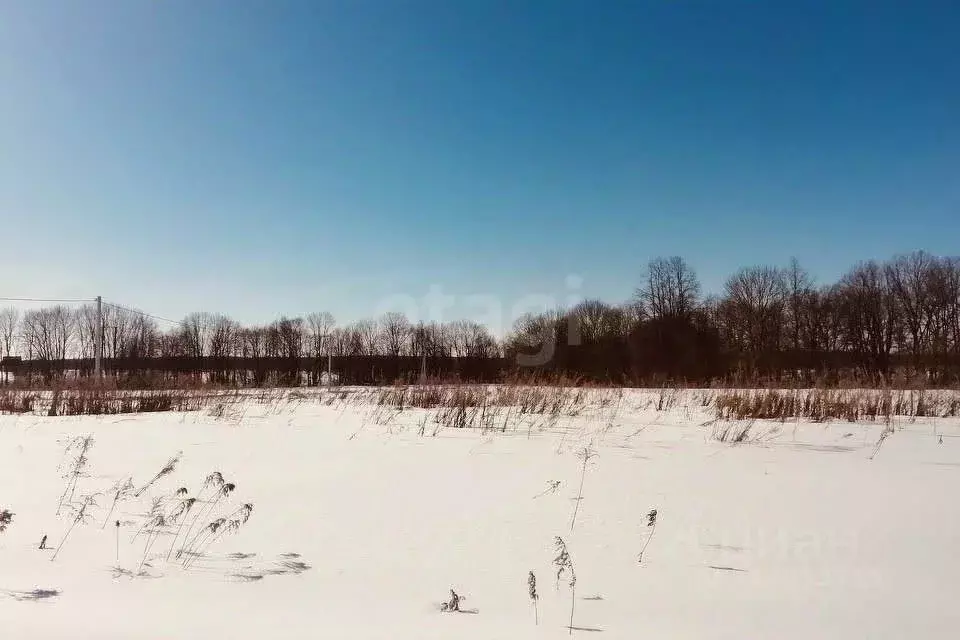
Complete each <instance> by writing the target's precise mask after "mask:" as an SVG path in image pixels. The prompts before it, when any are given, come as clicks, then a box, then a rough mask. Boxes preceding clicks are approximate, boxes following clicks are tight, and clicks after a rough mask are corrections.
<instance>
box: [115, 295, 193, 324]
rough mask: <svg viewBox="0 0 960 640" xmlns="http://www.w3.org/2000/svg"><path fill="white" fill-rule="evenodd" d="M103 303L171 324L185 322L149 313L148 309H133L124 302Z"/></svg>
mask: <svg viewBox="0 0 960 640" xmlns="http://www.w3.org/2000/svg"><path fill="white" fill-rule="evenodd" d="M103 304H105V305H107V306H108V307H113V308H114V309H120V310H122V311H127V312H129V313H136V314H137V315H141V316H144V317H146V318H153V319H154V320H160V321H161V322H169V323H170V324H175V325H177V326H180V325H182V324H183V320H171V319H170V318H164V317H163V316H157V315H154V314H152V313H147V312H146V311H140V310H139V309H131V308H130V307H125V306H123V305H122V304H116V303H114V302H107V301H106V300H105V301H104V302H103Z"/></svg>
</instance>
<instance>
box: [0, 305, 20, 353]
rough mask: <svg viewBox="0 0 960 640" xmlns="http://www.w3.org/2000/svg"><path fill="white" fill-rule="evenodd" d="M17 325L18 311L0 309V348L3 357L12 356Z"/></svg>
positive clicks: (14, 309) (18, 321)
mask: <svg viewBox="0 0 960 640" xmlns="http://www.w3.org/2000/svg"><path fill="white" fill-rule="evenodd" d="M19 325H20V311H19V310H18V309H17V308H16V307H12V306H11V307H5V308H3V309H0V348H2V349H3V355H4V356H10V355H13V349H14V345H15V343H16V337H17V329H18V328H19Z"/></svg>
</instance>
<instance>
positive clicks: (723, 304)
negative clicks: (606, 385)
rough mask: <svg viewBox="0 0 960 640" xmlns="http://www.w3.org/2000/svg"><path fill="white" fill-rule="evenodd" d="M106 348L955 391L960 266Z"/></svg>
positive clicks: (169, 334)
mask: <svg viewBox="0 0 960 640" xmlns="http://www.w3.org/2000/svg"><path fill="white" fill-rule="evenodd" d="M96 322H97V315H96V309H95V307H94V306H93V305H83V306H80V307H68V306H64V305H57V306H52V307H44V308H39V309H32V310H28V311H26V312H23V313H20V312H19V311H18V310H17V309H16V308H14V307H8V308H6V309H3V310H0V348H2V350H3V355H4V356H13V355H18V356H20V357H22V358H25V359H27V360H30V361H41V362H49V363H53V362H57V361H64V360H67V359H70V358H81V359H84V358H92V357H93V355H94V351H95V349H94V343H95V339H96V338H95V337H96V335H97V331H96ZM102 348H103V351H102V353H103V356H104V357H105V358H108V359H111V358H112V359H124V360H127V361H151V360H161V359H162V360H165V361H169V360H171V359H178V358H179V359H190V360H191V361H193V362H204V361H218V362H225V361H226V360H227V359H232V360H231V362H233V363H234V364H232V365H231V366H233V367H237V366H240V367H243V366H246V365H243V364H241V365H237V364H236V362H237V361H240V362H241V363H242V362H259V361H268V360H269V361H277V360H282V361H286V362H288V363H295V362H299V361H300V360H302V359H305V358H307V359H309V358H312V359H314V360H315V361H320V360H321V359H326V358H330V359H332V358H336V359H337V361H338V365H339V366H340V367H341V368H343V367H346V366H347V365H348V364H349V363H350V362H351V359H353V362H355V363H356V362H360V361H361V360H362V359H366V360H363V361H364V362H377V363H380V364H379V365H377V366H376V367H373V368H371V371H370V373H369V374H364V375H360V374H357V376H355V377H356V379H357V380H359V381H370V382H384V381H390V380H389V379H383V378H389V377H390V376H391V375H399V374H401V373H403V374H405V375H408V376H409V374H410V373H411V372H412V371H413V370H415V369H416V370H419V367H416V362H417V361H418V360H419V361H426V360H427V359H429V360H430V362H431V363H433V366H432V369H431V371H430V373H431V374H432V375H436V376H440V377H443V376H444V375H451V374H458V375H464V372H465V371H467V374H466V375H467V376H468V377H470V374H469V371H470V369H464V368H463V367H459V366H458V365H457V364H456V363H457V361H458V360H459V361H462V362H465V361H468V360H469V361H472V362H474V363H476V362H483V361H490V364H489V365H484V366H483V367H480V368H479V369H476V371H481V370H482V371H483V372H484V373H483V377H485V378H486V377H489V375H490V372H491V371H494V370H496V371H499V372H500V375H511V374H515V373H517V372H518V371H519V372H522V373H549V374H556V375H564V376H570V377H583V378H588V379H593V380H597V381H606V382H615V383H647V384H649V383H651V382H657V381H668V380H669V381H678V380H683V381H687V382H690V383H703V382H706V381H711V380H717V379H723V380H727V381H730V382H738V381H739V382H744V383H752V382H755V381H757V380H761V379H769V380H777V381H784V380H795V381H797V382H815V381H820V380H828V381H829V380H831V379H832V380H837V379H840V378H849V377H854V378H857V379H861V380H871V381H873V382H875V383H876V382H882V381H883V380H889V379H890V378H891V376H893V375H897V374H905V375H911V376H922V377H924V378H925V379H927V380H928V381H929V382H931V383H934V384H948V383H953V382H956V381H957V380H960V258H944V257H937V256H932V255H930V254H928V253H925V252H922V251H918V252H914V253H910V254H904V255H898V256H895V257H894V258H892V259H890V260H887V261H884V262H878V261H867V262H861V263H858V264H857V265H855V266H854V267H852V268H851V269H850V270H849V271H847V272H846V273H845V274H844V275H843V276H842V277H841V278H840V279H839V280H838V281H837V282H834V283H830V284H817V283H816V282H815V281H814V280H813V278H812V277H811V276H810V274H809V273H808V272H807V271H806V270H805V269H803V268H802V267H801V266H800V264H799V263H798V262H797V261H796V260H791V261H790V262H789V264H787V265H786V266H784V267H778V266H754V267H746V268H743V269H741V270H739V271H738V272H736V273H735V274H733V275H731V276H730V277H729V278H728V279H727V281H726V283H725V285H724V287H723V290H722V291H721V292H720V293H719V294H715V295H704V294H703V292H702V287H701V284H700V281H699V279H698V277H697V275H696V273H695V272H694V270H693V269H692V268H691V267H690V265H689V264H688V263H687V262H686V261H685V260H684V259H683V258H680V257H666V258H657V259H655V260H652V261H651V262H650V263H649V265H648V267H647V269H646V270H645V273H644V274H643V277H642V278H641V282H640V284H639V286H638V287H637V289H636V291H635V295H634V296H633V298H632V299H631V300H629V301H627V302H625V303H621V304H611V303H607V302H603V301H600V300H585V301H583V302H581V303H579V304H577V305H576V306H574V307H573V308H570V309H556V310H550V311H545V312H541V313H531V314H527V315H525V316H523V317H521V318H520V319H519V320H517V322H516V323H515V325H514V327H513V329H512V330H511V331H510V332H509V333H508V334H507V335H506V336H504V337H503V338H502V339H497V338H496V337H495V336H493V335H492V334H491V332H490V331H489V329H488V328H487V327H485V326H484V325H482V324H479V323H476V322H471V321H467V320H462V321H456V322H447V323H412V322H411V321H410V320H409V319H408V318H407V317H406V316H404V315H403V314H400V313H387V314H384V315H383V316H381V317H380V318H377V319H371V320H361V321H358V322H353V323H350V324H347V325H344V326H339V325H338V324H337V323H336V322H335V320H334V317H333V316H332V314H330V313H327V312H319V313H312V314H309V315H307V316H305V317H296V318H286V317H283V318H280V319H279V320H277V321H275V322H272V323H269V324H266V325H263V326H250V327H248V326H243V325H242V324H240V323H238V322H236V321H235V320H232V319H231V318H229V317H228V316H225V315H222V314H216V313H206V312H198V313H191V314H188V315H187V316H186V317H185V318H184V319H183V320H182V321H180V322H179V323H177V324H175V326H173V327H170V328H166V329H163V328H161V327H160V326H159V324H158V322H157V320H155V319H154V318H153V317H151V316H149V315H147V314H144V313H142V312H139V311H137V310H134V309H127V308H123V307H119V306H116V305H111V304H106V305H104V307H103V343H102ZM391 361H395V362H397V363H399V362H404V363H406V364H404V365H403V366H402V367H401V366H390V365H389V363H390V362H391ZM312 366H314V368H315V367H316V363H315V364H314V365H312ZM364 366H366V365H363V366H360V365H357V366H355V367H354V369H356V370H357V371H362V370H364ZM290 368H291V369H293V370H297V369H299V368H301V365H299V364H291V365H290ZM478 375H479V374H478ZM377 376H380V378H379V379H378V378H377ZM294 377H296V376H295V375H294Z"/></svg>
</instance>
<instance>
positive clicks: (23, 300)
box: [0, 297, 97, 302]
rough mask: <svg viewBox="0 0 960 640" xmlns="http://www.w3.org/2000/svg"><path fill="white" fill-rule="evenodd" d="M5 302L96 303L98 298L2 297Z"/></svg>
mask: <svg viewBox="0 0 960 640" xmlns="http://www.w3.org/2000/svg"><path fill="white" fill-rule="evenodd" d="M0 300H2V301H4V302H96V300H97V299H96V298H8V297H0Z"/></svg>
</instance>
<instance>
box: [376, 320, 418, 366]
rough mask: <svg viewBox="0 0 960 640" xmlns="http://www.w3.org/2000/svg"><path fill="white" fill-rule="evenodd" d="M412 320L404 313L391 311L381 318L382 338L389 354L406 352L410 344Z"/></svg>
mask: <svg viewBox="0 0 960 640" xmlns="http://www.w3.org/2000/svg"><path fill="white" fill-rule="evenodd" d="M410 330H411V329H410V321H409V320H407V316H405V315H403V314H402V313H397V312H395V311H391V312H388V313H385V314H383V317H381V318H380V340H379V342H380V343H381V344H382V345H383V349H384V352H385V353H386V355H388V356H393V357H395V358H396V357H397V356H400V355H402V354H404V353H406V351H407V349H408V347H409V345H410Z"/></svg>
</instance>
